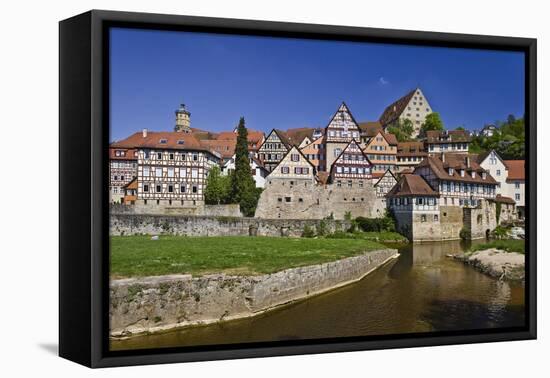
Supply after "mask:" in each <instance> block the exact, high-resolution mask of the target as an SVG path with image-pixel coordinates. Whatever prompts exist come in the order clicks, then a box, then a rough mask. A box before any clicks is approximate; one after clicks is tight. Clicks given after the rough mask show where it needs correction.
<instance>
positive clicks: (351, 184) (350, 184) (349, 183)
mask: <svg viewBox="0 0 550 378" xmlns="http://www.w3.org/2000/svg"><path fill="white" fill-rule="evenodd" d="M352 186H353V183H352V181H351V180H348V188H351V187H352Z"/></svg>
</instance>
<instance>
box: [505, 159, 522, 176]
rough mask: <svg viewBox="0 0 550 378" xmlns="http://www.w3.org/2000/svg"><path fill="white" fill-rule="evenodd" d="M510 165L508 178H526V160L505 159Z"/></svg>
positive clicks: (508, 165)
mask: <svg viewBox="0 0 550 378" xmlns="http://www.w3.org/2000/svg"><path fill="white" fill-rule="evenodd" d="M504 164H505V165H506V167H508V180H525V160H504Z"/></svg>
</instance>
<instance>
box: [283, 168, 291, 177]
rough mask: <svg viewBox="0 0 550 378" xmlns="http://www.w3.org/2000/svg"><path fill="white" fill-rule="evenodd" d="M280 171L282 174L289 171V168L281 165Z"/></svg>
mask: <svg viewBox="0 0 550 378" xmlns="http://www.w3.org/2000/svg"><path fill="white" fill-rule="evenodd" d="M281 173H282V174H284V175H287V174H289V173H290V168H289V167H281Z"/></svg>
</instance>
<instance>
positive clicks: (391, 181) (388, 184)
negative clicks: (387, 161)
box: [374, 169, 398, 198]
mask: <svg viewBox="0 0 550 378" xmlns="http://www.w3.org/2000/svg"><path fill="white" fill-rule="evenodd" d="M397 181H398V180H397V177H395V175H394V174H393V173H392V171H390V170H389V169H388V170H387V171H386V172H384V174H383V175H382V177H380V178H379V179H378V181H376V183H375V184H374V189H375V190H376V196H377V197H380V198H385V197H386V194H388V193H389V192H390V190H391V189H392V188H393V187H394V186H395V184H397Z"/></svg>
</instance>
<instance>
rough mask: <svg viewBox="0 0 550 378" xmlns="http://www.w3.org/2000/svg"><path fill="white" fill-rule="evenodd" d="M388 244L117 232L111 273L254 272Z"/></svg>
mask: <svg viewBox="0 0 550 378" xmlns="http://www.w3.org/2000/svg"><path fill="white" fill-rule="evenodd" d="M383 248H386V247H385V246H384V245H382V244H379V243H376V242H374V241H370V240H360V239H323V238H316V239H306V238H269V237H248V236H242V237H241V236H227V237H184V236H160V240H151V237H150V236H111V272H110V273H111V277H114V278H121V277H142V276H156V275H163V274H178V273H188V274H193V275H203V274H208V273H221V272H224V273H227V274H240V275H254V274H263V273H272V272H277V271H280V270H283V269H287V268H292V267H298V266H306V265H313V264H319V263H323V262H328V261H334V260H337V259H341V258H345V257H349V256H354V255H359V254H362V253H364V252H367V251H372V250H376V249H383Z"/></svg>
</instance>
